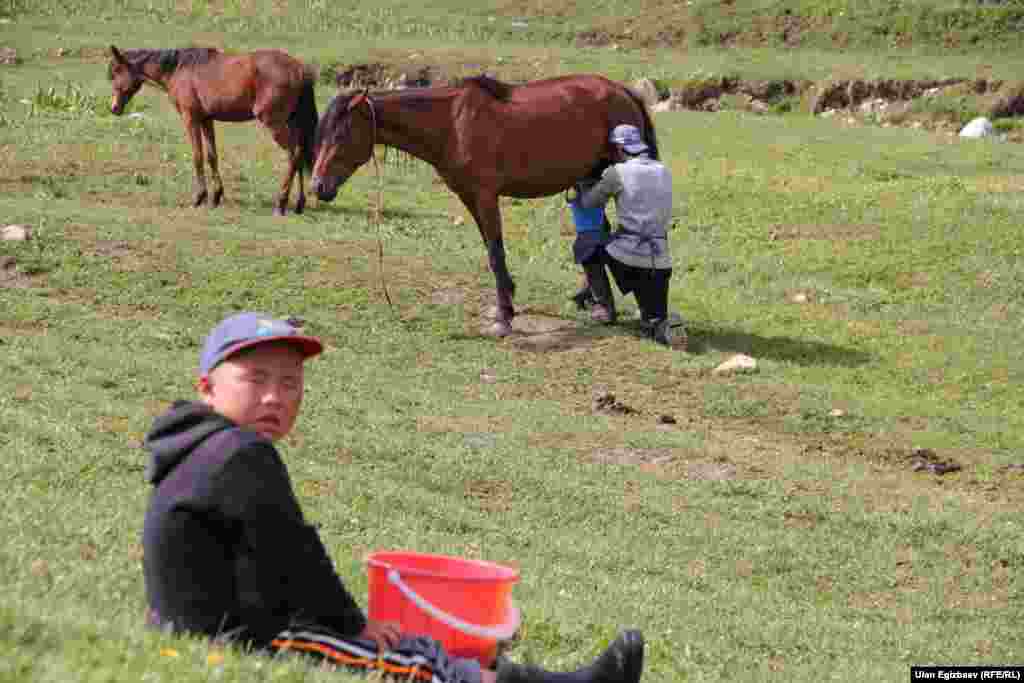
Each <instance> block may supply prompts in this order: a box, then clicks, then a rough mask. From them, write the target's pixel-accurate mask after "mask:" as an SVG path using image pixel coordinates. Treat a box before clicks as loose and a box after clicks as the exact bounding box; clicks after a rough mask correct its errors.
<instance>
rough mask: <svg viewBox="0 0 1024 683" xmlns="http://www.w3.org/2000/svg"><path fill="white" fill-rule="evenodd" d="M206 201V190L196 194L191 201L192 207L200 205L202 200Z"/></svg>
mask: <svg viewBox="0 0 1024 683" xmlns="http://www.w3.org/2000/svg"><path fill="white" fill-rule="evenodd" d="M205 201H206V192H200V193H199V194H197V195H196V198H195V199H194V200H193V201H192V207H193V208H195V207H197V206H202V205H203V202H205Z"/></svg>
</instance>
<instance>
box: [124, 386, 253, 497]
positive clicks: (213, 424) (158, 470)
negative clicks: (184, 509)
mask: <svg viewBox="0 0 1024 683" xmlns="http://www.w3.org/2000/svg"><path fill="white" fill-rule="evenodd" d="M234 426H235V424H234V423H233V422H231V420H229V419H227V418H226V417H224V416H223V415H221V414H219V413H216V412H214V411H213V409H212V408H210V406H208V405H206V404H205V403H200V402H198V401H175V402H174V405H172V406H171V408H170V409H169V410H168V411H167V412H166V413H164V414H163V415H161V416H160V417H158V418H157V419H156V421H155V422H153V427H152V428H151V429H150V430H149V433H148V434H146V439H145V441H144V442H143V445H144V446H145V448H146V450H148V451H149V452H150V454H151V456H152V457H151V459H150V461H149V467H148V468H147V469H146V480H147V481H149V482H150V483H151V484H153V485H154V486H155V485H157V484H159V483H160V482H161V481H162V480H163V479H164V477H166V476H167V475H168V474H169V473H170V472H171V470H173V469H174V468H175V467H177V466H178V464H179V463H180V462H181V461H182V460H184V459H185V457H186V456H188V454H189V453H191V452H192V449H193V448H195V447H196V446H197V445H198V444H199V443H201V442H202V441H203V440H204V439H206V437H208V436H210V435H211V434H213V433H215V432H219V431H221V430H223V429H231V428H232V427H234Z"/></svg>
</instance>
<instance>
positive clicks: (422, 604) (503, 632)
mask: <svg viewBox="0 0 1024 683" xmlns="http://www.w3.org/2000/svg"><path fill="white" fill-rule="evenodd" d="M387 576H388V583H390V584H392V585H393V586H395V587H396V588H397V589H398V590H399V591H401V592H402V595H404V596H405V597H407V598H408V599H409V600H411V601H412V602H413V604H415V605H416V606H417V607H419V608H420V609H421V610H423V611H424V612H426V613H427V614H429V615H430V616H432V617H434V618H435V619H437V620H438V621H440V622H441V623H443V624H445V625H446V626H449V627H451V628H453V629H455V630H457V631H462V632H463V633H465V634H466V635H469V636H475V637H477V638H484V639H489V640H511V639H512V638H513V637H514V636H515V634H516V631H518V630H519V621H520V616H519V609H518V608H517V607H515V606H512V607H510V609H509V612H510V613H511V615H512V618H511V619H509V620H508V622H506V623H505V624H502V625H501V626H477V625H476V624H470V623H469V622H465V621H463V620H462V619H459V618H458V617H456V616H455V615H453V614H449V613H448V612H445V611H444V610H443V609H441V608H440V607H437V606H436V605H433V604H431V603H430V602H428V601H427V600H426V599H425V598H423V596H421V595H419V594H418V593H417V592H416V591H414V590H413V589H412V588H410V587H409V586H408V584H406V583H405V581H402V576H401V574H399V573H398V570H396V569H389V570H388V575H387Z"/></svg>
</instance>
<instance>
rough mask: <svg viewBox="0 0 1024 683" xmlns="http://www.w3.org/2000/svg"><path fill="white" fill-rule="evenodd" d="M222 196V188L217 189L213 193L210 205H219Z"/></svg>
mask: <svg viewBox="0 0 1024 683" xmlns="http://www.w3.org/2000/svg"><path fill="white" fill-rule="evenodd" d="M223 198H224V190H217V191H216V192H214V193H213V202H212V204H211V206H214V207H216V206H220V200H221V199H223Z"/></svg>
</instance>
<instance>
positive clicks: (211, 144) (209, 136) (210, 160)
mask: <svg viewBox="0 0 1024 683" xmlns="http://www.w3.org/2000/svg"><path fill="white" fill-rule="evenodd" d="M203 137H205V138H206V163H207V164H209V165H210V175H212V176H213V201H212V202H211V205H212V206H220V200H221V198H222V197H223V196H224V183H223V182H221V179H220V171H219V170H218V168H217V135H216V133H214V130H213V119H206V120H205V121H203Z"/></svg>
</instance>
